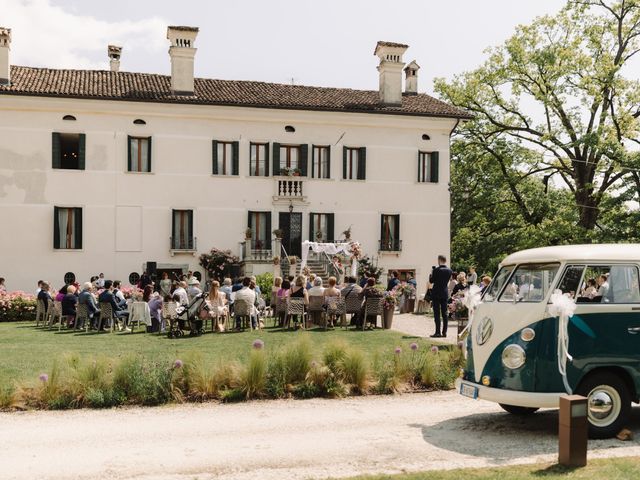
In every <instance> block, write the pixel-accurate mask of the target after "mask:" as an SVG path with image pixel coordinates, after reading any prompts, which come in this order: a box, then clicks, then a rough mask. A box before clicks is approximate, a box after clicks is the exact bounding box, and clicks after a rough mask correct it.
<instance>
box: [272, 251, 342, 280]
mask: <svg viewBox="0 0 640 480" xmlns="http://www.w3.org/2000/svg"><path fill="white" fill-rule="evenodd" d="M294 267H295V273H294ZM307 267H308V268H309V270H311V273H315V275H316V276H318V277H320V278H322V285H323V286H325V287H326V286H327V284H328V283H329V277H330V276H332V275H334V274H335V272H334V270H333V266H332V265H331V262H330V261H329V260H328V259H327V257H325V256H324V255H323V254H317V253H314V252H309V257H308V258H307ZM280 271H281V272H282V275H283V278H284V277H286V276H288V275H295V274H298V273H300V264H299V263H297V264H296V265H292V266H291V268H289V261H288V260H287V259H286V258H283V259H282V260H281V261H280ZM287 272H290V273H287Z"/></svg>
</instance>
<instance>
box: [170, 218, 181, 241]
mask: <svg viewBox="0 0 640 480" xmlns="http://www.w3.org/2000/svg"><path fill="white" fill-rule="evenodd" d="M175 234H176V211H175V210H171V248H176V245H178V241H179V240H180V239H179V238H176V237H175Z"/></svg>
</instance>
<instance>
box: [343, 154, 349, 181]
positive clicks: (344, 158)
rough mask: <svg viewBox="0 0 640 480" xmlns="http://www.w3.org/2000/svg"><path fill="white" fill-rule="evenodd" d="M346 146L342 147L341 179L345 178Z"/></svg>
mask: <svg viewBox="0 0 640 480" xmlns="http://www.w3.org/2000/svg"><path fill="white" fill-rule="evenodd" d="M347 152H348V149H347V147H342V179H343V180H346V179H347Z"/></svg>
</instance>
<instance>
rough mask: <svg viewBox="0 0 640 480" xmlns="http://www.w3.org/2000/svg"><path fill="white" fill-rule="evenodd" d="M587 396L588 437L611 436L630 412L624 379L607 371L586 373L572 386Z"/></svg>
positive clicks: (621, 426) (629, 399) (580, 393)
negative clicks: (585, 376)
mask: <svg viewBox="0 0 640 480" xmlns="http://www.w3.org/2000/svg"><path fill="white" fill-rule="evenodd" d="M576 393H577V394H578V395H582V396H584V397H587V415H588V417H589V437H590V438H611V437H613V436H615V435H616V434H617V433H618V432H619V431H620V430H622V428H623V427H624V425H625V423H626V422H627V419H628V418H629V414H630V413H631V396H630V395H629V391H628V389H627V386H626V385H625V383H624V381H623V380H622V379H621V378H620V377H619V376H618V375H615V374H613V373H611V372H596V373H594V374H592V375H589V376H588V377H587V378H586V379H585V380H583V382H582V383H581V384H580V386H579V387H578V389H577V390H576Z"/></svg>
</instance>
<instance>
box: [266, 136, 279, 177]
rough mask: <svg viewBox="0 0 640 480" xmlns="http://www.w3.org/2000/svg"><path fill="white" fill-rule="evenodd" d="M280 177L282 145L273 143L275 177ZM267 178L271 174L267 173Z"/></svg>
mask: <svg viewBox="0 0 640 480" xmlns="http://www.w3.org/2000/svg"><path fill="white" fill-rule="evenodd" d="M267 150H268V148H267ZM278 175H280V144H279V143H276V142H273V176H274V177H277V176H278ZM267 176H269V172H267Z"/></svg>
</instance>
